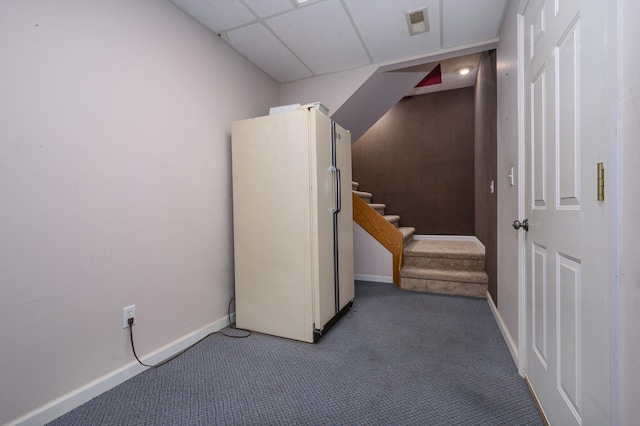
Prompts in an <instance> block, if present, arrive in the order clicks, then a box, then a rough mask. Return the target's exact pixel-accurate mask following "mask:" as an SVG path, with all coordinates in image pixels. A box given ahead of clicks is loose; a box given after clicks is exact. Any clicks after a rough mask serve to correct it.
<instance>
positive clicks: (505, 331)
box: [487, 292, 524, 377]
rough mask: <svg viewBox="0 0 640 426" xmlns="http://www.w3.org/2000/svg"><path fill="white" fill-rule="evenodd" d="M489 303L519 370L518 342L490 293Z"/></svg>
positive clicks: (488, 296)
mask: <svg viewBox="0 0 640 426" xmlns="http://www.w3.org/2000/svg"><path fill="white" fill-rule="evenodd" d="M487 302H488V303H489V308H491V313H492V314H493V317H494V318H495V320H496V323H498V328H499V329H500V332H501V333H502V338H503V339H504V341H505V343H506V344H507V347H508V348H509V352H511V358H513V362H515V364H516V368H518V369H519V366H520V363H519V361H518V356H519V355H518V353H519V352H518V345H516V342H515V341H514V340H513V338H512V337H511V333H509V330H508V329H507V325H506V324H505V323H504V320H503V319H502V315H500V312H499V311H498V308H497V307H496V305H495V303H493V299H492V298H491V295H490V294H489V292H487ZM522 377H524V376H522Z"/></svg>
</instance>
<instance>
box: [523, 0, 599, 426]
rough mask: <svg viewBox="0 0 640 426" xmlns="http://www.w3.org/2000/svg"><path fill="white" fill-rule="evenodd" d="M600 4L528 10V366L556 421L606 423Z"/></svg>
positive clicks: (551, 4)
mask: <svg viewBox="0 0 640 426" xmlns="http://www.w3.org/2000/svg"><path fill="white" fill-rule="evenodd" d="M603 11H606V2H605V1H604V0H598V1H589V2H587V1H578V0H532V1H530V2H529V4H528V6H527V8H526V10H525V13H524V49H525V51H524V62H525V63H524V85H525V86H524V96H525V99H524V105H525V113H524V117H525V123H524V128H525V131H524V133H525V157H526V159H525V167H526V168H527V170H526V173H525V176H526V182H525V211H526V214H527V218H528V219H529V232H528V233H527V234H526V238H525V241H526V242H525V244H526V251H527V253H526V266H525V267H526V271H527V273H526V275H527V279H526V281H527V282H526V289H527V291H526V304H527V307H526V308H527V309H526V310H527V312H528V314H527V316H526V324H527V325H526V329H527V336H528V338H527V344H526V374H527V377H528V378H529V381H530V382H531V385H532V387H533V389H534V391H535V393H536V395H537V396H538V398H539V400H540V403H541V406H542V408H543V410H544V412H545V414H546V415H547V417H548V419H549V421H550V422H551V424H554V425H555V424H557V425H572V424H573V425H581V424H594V425H595V424H606V423H608V421H609V375H608V368H609V363H608V362H609V358H608V356H609V355H608V350H609V342H608V339H609V336H608V329H609V328H608V321H609V314H608V312H609V311H608V309H609V302H608V300H609V299H608V286H607V282H608V255H607V254H606V253H607V250H608V244H609V243H608V221H607V217H608V211H607V206H606V203H598V202H597V201H596V200H595V197H596V191H595V190H596V181H595V179H593V177H594V173H593V171H595V169H596V163H597V162H606V160H607V157H606V154H607V142H606V139H604V135H606V133H607V132H606V129H607V121H606V118H605V119H601V120H597V119H594V118H595V117H598V116H600V115H601V114H600V110H604V108H602V104H606V102H607V100H606V95H607V93H606V90H602V87H603V86H606V81H603V80H598V79H596V80H592V81H588V82H587V81H585V69H586V68H587V67H588V68H589V72H590V73H591V74H593V75H595V76H597V77H598V78H602V77H603V75H602V74H598V73H597V72H596V73H594V72H593V70H592V68H593V67H595V68H598V67H600V68H602V67H603V65H602V62H603V59H602V56H606V55H605V53H606V50H605V49H606V44H605V40H604V36H602V33H603V28H604V27H606V19H605V17H604V15H605V14H604V13H603ZM585 20H588V22H589V23H590V25H589V26H588V27H587V26H586V25H585V24H584V21H585ZM597 22H599V23H600V25H599V26H598V25H596V26H592V24H594V23H597ZM587 29H588V32H587ZM598 34H600V38H598ZM586 40H592V42H586ZM594 64H595V65H594ZM593 86H600V87H598V88H596V89H594V87H593ZM599 97H600V98H599ZM598 135H600V136H602V137H598ZM603 145H604V149H603ZM593 242H598V244H593ZM601 252H604V253H605V254H604V255H602V256H600V255H598V253H601ZM596 323H599V324H601V325H600V326H598V327H593V325H594V324H596ZM603 372H604V373H603Z"/></svg>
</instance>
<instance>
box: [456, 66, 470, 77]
mask: <svg viewBox="0 0 640 426" xmlns="http://www.w3.org/2000/svg"><path fill="white" fill-rule="evenodd" d="M470 72H471V68H469V67H463V68H460V69H459V70H458V74H460V75H467V74H469V73H470Z"/></svg>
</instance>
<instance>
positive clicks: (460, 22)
mask: <svg viewBox="0 0 640 426" xmlns="http://www.w3.org/2000/svg"><path fill="white" fill-rule="evenodd" d="M505 4H506V0H483V1H477V0H446V1H444V2H443V6H442V7H443V11H442V15H443V22H444V35H443V42H444V43H443V47H445V48H446V47H454V46H460V45H464V44H469V43H474V42H477V41H482V40H491V39H493V38H496V37H497V36H498V30H499V28H500V23H501V22H502V15H503V13H504V9H505Z"/></svg>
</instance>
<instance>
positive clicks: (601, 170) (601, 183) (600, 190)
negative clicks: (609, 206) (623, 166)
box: [598, 163, 604, 201]
mask: <svg viewBox="0 0 640 426" xmlns="http://www.w3.org/2000/svg"><path fill="white" fill-rule="evenodd" d="M598 201H604V163H598Z"/></svg>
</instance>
